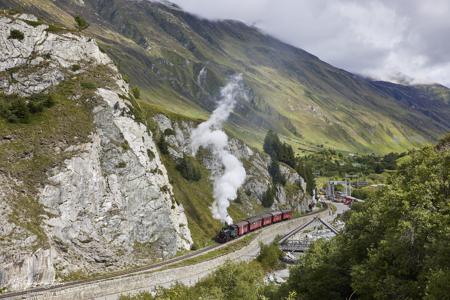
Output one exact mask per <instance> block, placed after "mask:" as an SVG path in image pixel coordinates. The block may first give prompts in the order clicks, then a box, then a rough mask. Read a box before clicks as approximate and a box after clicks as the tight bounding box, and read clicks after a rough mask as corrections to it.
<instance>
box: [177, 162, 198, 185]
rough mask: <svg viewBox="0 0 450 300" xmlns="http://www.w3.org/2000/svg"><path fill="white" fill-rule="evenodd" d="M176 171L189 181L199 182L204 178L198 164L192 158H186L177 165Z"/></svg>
mask: <svg viewBox="0 0 450 300" xmlns="http://www.w3.org/2000/svg"><path fill="white" fill-rule="evenodd" d="M176 169H177V170H178V171H179V172H180V173H181V175H182V176H183V177H184V178H185V179H187V180H191V181H199V180H200V179H201V178H202V174H201V171H200V168H199V166H198V163H197V161H196V160H195V159H194V158H192V157H188V156H184V157H183V158H182V159H181V160H180V162H179V163H178V164H177V166H176Z"/></svg>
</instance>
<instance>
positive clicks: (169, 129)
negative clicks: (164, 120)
mask: <svg viewBox="0 0 450 300" xmlns="http://www.w3.org/2000/svg"><path fill="white" fill-rule="evenodd" d="M164 135H165V136H168V135H175V131H173V129H172V128H167V129H166V130H164Z"/></svg>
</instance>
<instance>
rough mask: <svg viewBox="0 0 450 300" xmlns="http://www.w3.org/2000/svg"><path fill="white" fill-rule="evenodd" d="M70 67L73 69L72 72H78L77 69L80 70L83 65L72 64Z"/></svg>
mask: <svg viewBox="0 0 450 300" xmlns="http://www.w3.org/2000/svg"><path fill="white" fill-rule="evenodd" d="M70 69H71V70H72V72H76V71H78V70H80V69H81V67H80V65H72V66H71V67H70Z"/></svg>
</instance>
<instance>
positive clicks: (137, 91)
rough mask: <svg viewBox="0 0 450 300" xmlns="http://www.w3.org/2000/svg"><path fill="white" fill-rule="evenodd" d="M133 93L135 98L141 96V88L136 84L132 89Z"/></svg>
mask: <svg viewBox="0 0 450 300" xmlns="http://www.w3.org/2000/svg"><path fill="white" fill-rule="evenodd" d="M131 93H132V94H133V96H134V98H136V99H139V98H140V97H141V90H140V89H139V88H138V87H137V86H134V87H133V88H132V89H131Z"/></svg>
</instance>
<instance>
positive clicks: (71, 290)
mask: <svg viewBox="0 0 450 300" xmlns="http://www.w3.org/2000/svg"><path fill="white" fill-rule="evenodd" d="M315 216H320V217H324V218H325V217H327V216H329V210H324V211H319V212H317V213H314V214H310V215H307V216H303V217H299V218H296V219H292V220H289V221H285V222H282V223H278V224H274V225H272V226H269V227H265V228H263V229H261V230H259V231H258V232H257V233H255V234H256V236H255V237H254V239H253V240H252V241H251V242H250V243H248V244H247V245H245V246H243V247H242V248H240V249H239V250H236V251H232V252H230V253H226V254H224V255H221V256H218V257H214V258H212V259H207V258H206V259H207V260H205V261H200V262H198V263H193V264H187V265H182V264H181V266H179V267H170V268H169V266H170V265H171V264H173V262H172V263H171V262H169V263H168V264H167V265H164V264H162V265H159V266H158V267H157V268H149V269H147V270H141V271H137V272H133V273H129V274H123V275H119V276H116V277H112V278H107V279H98V280H92V281H88V282H80V283H74V284H66V285H64V286H60V287H58V286H56V287H50V288H47V289H40V290H38V291H28V292H20V293H16V294H15V295H12V296H11V297H9V298H8V299H35V300H39V299H49V300H62V299H79V300H81V299H99V300H100V299H101V300H113V299H114V300H115V299H118V298H119V297H120V295H122V294H135V293H139V292H144V291H152V290H154V289H156V288H157V287H169V286H171V285H173V284H174V283H177V282H179V283H182V284H185V285H193V284H195V283H197V282H198V281H199V280H200V279H202V278H204V277H206V276H207V275H209V274H211V273H212V272H213V271H214V270H216V269H217V268H218V267H220V266H221V265H223V264H224V263H225V262H226V261H249V260H252V259H254V258H255V257H256V256H257V255H258V253H259V243H260V242H262V243H264V244H268V243H270V242H272V241H273V240H274V239H275V238H276V237H277V236H279V235H284V234H286V233H287V232H289V231H291V230H293V229H295V228H296V227H298V226H301V225H302V224H305V223H306V222H309V221H310V220H311V219H312V218H314V217H315ZM244 238H245V237H244ZM215 250H217V249H216V248H210V249H209V250H208V251H215ZM203 254H204V253H202V254H201V255H203ZM185 259H186V260H189V259H192V256H190V257H186V258H185ZM185 259H181V260H178V261H177V262H176V263H177V264H179V263H180V262H183V261H184V260H185ZM166 266H167V267H166ZM0 298H1V296H0Z"/></svg>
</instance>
